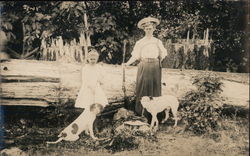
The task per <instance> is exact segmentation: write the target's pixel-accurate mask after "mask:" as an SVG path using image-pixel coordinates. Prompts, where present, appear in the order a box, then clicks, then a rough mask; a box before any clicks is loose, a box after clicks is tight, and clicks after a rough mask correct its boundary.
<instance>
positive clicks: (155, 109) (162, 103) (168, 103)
mask: <svg viewBox="0 0 250 156" xmlns="http://www.w3.org/2000/svg"><path fill="white" fill-rule="evenodd" d="M141 104H142V106H143V107H144V108H146V109H147V111H148V112H149V113H151V115H152V120H151V125H150V128H153V127H154V125H155V124H156V129H158V125H159V121H158V119H157V114H158V113H160V112H162V111H165V119H163V121H162V122H161V123H164V122H165V121H167V119H168V118H169V110H170V108H171V110H172V113H173V116H174V120H175V124H174V127H176V126H177V121H178V118H177V110H178V107H179V102H178V99H177V98H176V97H175V96H173V95H164V96H160V97H148V96H143V97H142V98H141Z"/></svg>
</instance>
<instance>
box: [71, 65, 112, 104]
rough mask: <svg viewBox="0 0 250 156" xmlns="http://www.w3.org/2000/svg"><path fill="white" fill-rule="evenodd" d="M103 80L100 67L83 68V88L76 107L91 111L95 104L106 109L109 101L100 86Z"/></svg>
mask: <svg viewBox="0 0 250 156" xmlns="http://www.w3.org/2000/svg"><path fill="white" fill-rule="evenodd" d="M102 80H103V74H102V70H101V67H100V65H98V64H96V65H90V64H86V65H85V66H84V67H83V68H82V86H81V89H80V91H79V93H78V96H77V99H76V103H75V107H78V108H85V109H89V107H90V105H91V104H93V103H99V104H101V105H103V107H105V106H106V105H107V104H108V100H107V97H106V95H105V94H104V92H103V90H102V88H101V86H100V83H102Z"/></svg>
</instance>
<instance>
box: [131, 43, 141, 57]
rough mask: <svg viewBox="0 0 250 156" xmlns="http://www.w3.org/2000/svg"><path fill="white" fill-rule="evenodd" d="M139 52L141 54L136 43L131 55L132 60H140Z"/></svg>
mask: <svg viewBox="0 0 250 156" xmlns="http://www.w3.org/2000/svg"><path fill="white" fill-rule="evenodd" d="M140 52H141V50H140V46H139V44H138V42H136V43H135V46H134V49H133V51H132V53H131V55H132V57H133V58H135V59H136V60H138V59H140V56H141V55H140Z"/></svg>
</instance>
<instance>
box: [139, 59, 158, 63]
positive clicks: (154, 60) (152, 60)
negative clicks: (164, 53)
mask: <svg viewBox="0 0 250 156" xmlns="http://www.w3.org/2000/svg"><path fill="white" fill-rule="evenodd" d="M141 61H143V62H157V61H159V59H158V58H142V59H141Z"/></svg>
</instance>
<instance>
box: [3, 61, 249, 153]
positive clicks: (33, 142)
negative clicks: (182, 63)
mask: <svg viewBox="0 0 250 156" xmlns="http://www.w3.org/2000/svg"><path fill="white" fill-rule="evenodd" d="M65 66H66V65H65ZM68 67H71V65H69V66H68ZM110 67H112V68H113V67H114V66H109V67H108V66H107V67H105V68H107V70H109V69H108V68H110ZM118 68H119V69H118ZM65 69H67V68H65ZM114 69H115V70H117V72H120V71H121V68H120V67H119V66H118V67H117V68H114ZM113 72H116V71H113ZM135 72H136V68H134V69H133V70H130V71H127V77H126V80H127V82H132V81H134V80H135V79H134V78H135V77H134V76H135ZM195 72H198V73H199V72H201V71H192V72H190V71H184V72H182V73H180V74H178V75H176V70H171V69H166V70H165V72H164V71H163V77H164V78H165V79H164V78H163V81H165V82H167V84H169V85H168V86H169V87H170V88H171V87H173V86H174V85H175V84H176V83H179V84H181V85H180V88H179V90H180V92H178V96H179V97H180V96H182V95H183V93H185V92H186V91H187V90H188V89H190V88H192V84H191V81H190V76H191V73H195ZM120 73H121V72H120ZM183 73H184V74H183ZM164 74H167V76H164ZM196 74H197V73H196ZM218 74H219V75H220V76H223V78H224V80H223V82H224V86H223V90H224V91H223V92H222V94H223V95H224V96H225V97H227V101H226V102H225V103H227V104H233V105H239V106H245V107H247V108H249V77H248V76H249V75H246V74H244V75H241V74H229V73H218ZM108 79H109V78H108ZM117 79H119V82H121V81H120V79H121V75H119V74H118V75H117ZM179 79H180V80H181V81H178V80H179ZM67 80H68V79H66V80H62V82H63V83H68V85H69V86H76V85H77V84H73V83H74V82H76V81H67ZM117 82H118V80H117ZM116 85H118V84H116ZM119 85H121V84H119ZM106 88H108V89H112V86H108V87H106ZM113 88H119V87H113ZM170 91H171V90H169V88H168V89H166V90H164V89H163V94H164V93H169V92H170ZM30 109H31V108H25V109H23V108H21V109H16V108H7V107H6V108H3V107H2V106H1V110H2V111H3V112H7V115H6V114H5V115H3V116H1V117H4V118H5V121H6V122H5V123H4V124H3V126H2V127H1V129H2V128H3V129H4V130H5V131H4V134H3V138H4V141H5V145H4V146H5V149H4V148H3V147H2V151H3V150H8V149H10V151H11V150H12V151H14V153H15V154H13V155H15V156H18V155H32V156H45V155H46V156H47V155H49V156H57V155H65V156H73V155H74V156H77V155H86V156H87V155H91V156H92V155H93V156H98V155H100V156H105V155H114V156H115V155H119V156H124V155H129V156H130V155H131V156H133V155H135V156H137V155H153V156H154V155H157V156H158V155H168V156H210V155H211V156H224V155H225V156H226V155H227V156H247V155H249V118H248V117H244V118H242V117H236V116H231V117H228V116H225V117H223V121H222V127H221V128H220V129H219V130H218V131H215V132H212V133H210V134H205V135H201V136H197V135H194V134H192V133H190V132H184V131H183V125H182V123H179V125H178V127H177V128H172V125H173V124H172V122H167V123H166V124H163V125H160V129H159V131H158V132H157V133H156V134H155V137H156V139H155V140H148V139H147V138H143V139H140V144H139V147H138V149H131V150H126V149H125V150H124V151H119V152H115V153H112V151H110V150H108V149H105V148H102V147H100V146H99V145H100V144H101V143H100V142H98V141H97V142H93V141H91V139H89V138H88V137H87V136H84V135H81V138H80V139H79V140H78V141H76V142H61V143H59V144H57V145H49V146H47V145H46V141H51V140H55V139H56V136H57V135H58V133H59V132H60V131H61V130H62V129H63V128H64V127H65V126H67V125H68V124H69V123H70V122H71V121H73V118H75V117H77V114H74V115H71V116H70V117H69V116H65V115H64V114H60V113H59V112H56V110H44V109H45V108H43V110H37V109H39V108H36V109H34V110H32V111H31V110H30ZM6 110H8V111H6ZM51 112H52V113H51ZM51 114H53V115H54V116H51ZM55 115H56V116H55ZM97 135H98V134H97ZM15 147H16V148H17V149H16V148H15ZM14 148H15V149H14ZM15 150H16V152H15ZM18 150H20V151H19V152H17V151H18Z"/></svg>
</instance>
